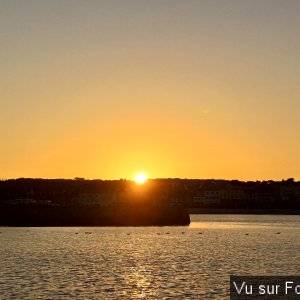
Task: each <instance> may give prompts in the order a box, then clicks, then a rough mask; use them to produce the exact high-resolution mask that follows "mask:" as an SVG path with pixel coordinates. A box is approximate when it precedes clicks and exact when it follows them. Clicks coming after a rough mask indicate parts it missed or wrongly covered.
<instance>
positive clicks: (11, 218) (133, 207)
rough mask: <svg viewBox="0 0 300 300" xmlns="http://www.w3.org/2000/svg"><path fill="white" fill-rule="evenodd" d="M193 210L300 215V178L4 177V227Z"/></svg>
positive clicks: (171, 218)
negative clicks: (137, 180)
mask: <svg viewBox="0 0 300 300" xmlns="http://www.w3.org/2000/svg"><path fill="white" fill-rule="evenodd" d="M189 212H191V213H231V214H232V213H239V214H247V213H248V214H263V213H266V214H300V183H299V182H295V181H294V180H293V179H292V178H290V179H288V180H283V181H278V182H276V181H263V182H259V181H256V182H242V181H237V180H233V181H226V180H194V179H154V180H149V181H148V182H147V183H146V184H145V185H142V186H138V185H136V184H135V183H134V182H132V181H129V180H112V181H103V180H85V179H83V178H76V179H74V180H67V179H30V178H20V179H11V180H2V181H0V226H153V225H158V226H164V225H188V224H189V223H190V218H189Z"/></svg>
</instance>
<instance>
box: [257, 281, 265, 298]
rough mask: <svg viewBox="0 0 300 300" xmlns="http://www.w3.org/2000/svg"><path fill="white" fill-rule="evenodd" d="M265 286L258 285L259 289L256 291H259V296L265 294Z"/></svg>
mask: <svg viewBox="0 0 300 300" xmlns="http://www.w3.org/2000/svg"><path fill="white" fill-rule="evenodd" d="M265 288H266V287H265V286H264V285H263V284H260V285H259V287H258V290H259V294H260V295H264V294H265V293H266V290H265Z"/></svg>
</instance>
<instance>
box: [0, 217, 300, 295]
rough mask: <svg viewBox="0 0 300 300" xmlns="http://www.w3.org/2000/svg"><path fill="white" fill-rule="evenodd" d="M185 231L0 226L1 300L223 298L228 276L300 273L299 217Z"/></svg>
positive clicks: (198, 221)
mask: <svg viewBox="0 0 300 300" xmlns="http://www.w3.org/2000/svg"><path fill="white" fill-rule="evenodd" d="M191 220H192V222H191V225H190V226H189V227H179V226H178V227H119V228H117V227H80V228H75V227H47V228H11V227H0V232H1V233H0V299H18V300H19V299H30V300H32V299H228V298H229V276H230V274H233V275H300V256H299V253H300V216H280V215H273V216H270V215H259V216H250V215H192V216H191Z"/></svg>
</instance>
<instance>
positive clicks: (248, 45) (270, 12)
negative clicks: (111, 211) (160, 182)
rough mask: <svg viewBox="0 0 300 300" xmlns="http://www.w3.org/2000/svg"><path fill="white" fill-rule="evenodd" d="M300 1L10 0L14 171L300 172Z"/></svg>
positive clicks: (246, 175) (7, 105)
mask: <svg viewBox="0 0 300 300" xmlns="http://www.w3.org/2000/svg"><path fill="white" fill-rule="evenodd" d="M299 13H300V2H299V1H298V0H295V1H293V0H289V1H279V0H278V1H277V0H265V1H260V0H252V1H243V2H241V1H238V0H228V1H221V0H207V1H193V0H187V1H179V0H172V1H170V0H166V1H139V0H130V1H127V0H122V1H121V0H120V1H96V0H90V1H77V0H62V1H38V0H28V1H24V2H20V1H8V0H4V1H1V3H0V28H1V32H0V35H1V36H0V37H1V41H2V45H3V46H1V51H0V62H1V68H0V84H1V89H0V91H1V97H0V125H1V129H0V138H1V148H0V178H15V177H42V178H74V177H76V176H79V177H85V178H100V179H119V178H129V179H131V178H133V176H134V174H135V173H136V172H137V171H145V172H147V173H148V175H149V177H150V178H158V177H159V178H161V177H180V178H224V179H241V180H256V179H274V180H281V179H282V178H288V177H294V178H296V179H298V180H299V177H300V176H299V175H300V174H299V170H300V159H299V154H298V153H299V150H300V141H299V138H298V135H299V132H300V121H299V120H300V99H299V95H300V85H299V78H300V65H299V62H300V49H299V48H300V47H299V46H300V40H299V36H300V19H299Z"/></svg>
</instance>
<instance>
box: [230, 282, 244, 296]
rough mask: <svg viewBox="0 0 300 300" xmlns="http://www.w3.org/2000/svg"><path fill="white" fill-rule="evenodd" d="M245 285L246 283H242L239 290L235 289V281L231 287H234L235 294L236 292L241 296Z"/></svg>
mask: <svg viewBox="0 0 300 300" xmlns="http://www.w3.org/2000/svg"><path fill="white" fill-rule="evenodd" d="M245 284H246V282H245V281H243V283H242V286H241V288H240V289H239V288H238V287H237V285H236V283H235V281H234V282H233V285H234V287H235V290H236V292H237V293H238V294H239V295H240V294H241V292H242V290H243V288H244V285H245Z"/></svg>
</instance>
